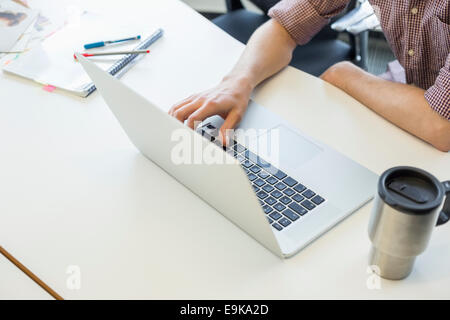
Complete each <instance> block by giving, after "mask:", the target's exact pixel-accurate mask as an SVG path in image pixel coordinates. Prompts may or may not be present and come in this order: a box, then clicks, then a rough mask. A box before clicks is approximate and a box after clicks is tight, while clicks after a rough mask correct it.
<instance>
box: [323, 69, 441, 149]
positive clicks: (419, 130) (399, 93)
mask: <svg viewBox="0 0 450 320" xmlns="http://www.w3.org/2000/svg"><path fill="white" fill-rule="evenodd" d="M342 66H343V67H342ZM337 69H338V70H334V71H332V73H334V75H332V76H327V75H326V74H325V75H324V76H323V77H322V78H325V80H327V77H328V78H332V80H331V81H329V82H331V83H332V84H334V85H335V86H337V87H338V88H340V89H342V90H343V91H345V92H346V93H348V94H349V95H351V96H352V97H354V98H355V99H356V100H358V101H359V102H361V103H362V104H364V105H365V106H367V107H368V108H370V109H372V110H373V111H375V112H376V113H378V114H379V115H381V116H382V117H383V118H385V119H387V120H389V121H390V122H392V123H394V124H395V125H397V126H398V127H400V128H402V129H404V130H406V131H408V132H410V133H412V134H413V135H415V136H417V137H419V138H421V139H423V140H425V141H427V142H429V143H430V144H432V145H433V146H435V147H436V148H437V149H439V150H441V151H448V150H449V148H450V121H448V120H447V119H445V118H443V117H441V116H440V115H439V114H437V113H436V112H434V111H433V110H432V109H431V108H430V106H429V104H428V102H427V101H426V99H425V97H424V93H425V91H424V90H423V89H420V88H417V87H414V86H411V85H406V84H401V83H394V82H390V81H386V80H383V79H381V78H379V77H376V76H373V75H371V74H369V73H367V72H365V71H363V70H361V69H359V68H357V67H356V66H352V65H350V64H342V65H341V67H337Z"/></svg>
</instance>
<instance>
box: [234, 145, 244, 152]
mask: <svg viewBox="0 0 450 320" xmlns="http://www.w3.org/2000/svg"><path fill="white" fill-rule="evenodd" d="M233 149H234V150H236V151H237V152H239V153H240V152H244V151H245V150H247V149H246V148H245V147H244V146H243V145H242V144H239V143H236V144H235V145H234V147H233Z"/></svg>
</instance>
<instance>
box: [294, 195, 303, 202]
mask: <svg viewBox="0 0 450 320" xmlns="http://www.w3.org/2000/svg"><path fill="white" fill-rule="evenodd" d="M292 199H294V200H295V201H297V202H301V201H303V200H304V199H305V197H304V196H302V195H300V194H298V193H296V194H295V196H293V197H292Z"/></svg>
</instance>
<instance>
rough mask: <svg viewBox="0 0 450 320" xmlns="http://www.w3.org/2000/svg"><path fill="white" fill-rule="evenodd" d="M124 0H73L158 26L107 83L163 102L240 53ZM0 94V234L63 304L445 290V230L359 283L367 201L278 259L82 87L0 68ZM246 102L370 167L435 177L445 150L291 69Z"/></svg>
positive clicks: (213, 78)
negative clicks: (151, 41)
mask: <svg viewBox="0 0 450 320" xmlns="http://www.w3.org/2000/svg"><path fill="white" fill-rule="evenodd" d="M130 1H131V0H130ZM130 1H128V3H130ZM131 2H132V3H133V4H130V5H127V6H120V7H119V6H111V2H110V1H106V0H105V1H89V2H86V3H85V5H86V6H88V7H87V8H86V9H88V10H92V11H96V12H101V13H102V14H103V15H110V16H114V15H115V16H118V17H119V16H120V17H121V19H130V20H131V19H132V20H133V21H141V22H142V23H143V25H145V27H148V28H149V29H152V28H154V27H159V26H160V27H163V28H164V29H165V31H166V33H165V35H164V37H163V39H161V40H160V41H158V42H157V43H156V44H155V45H154V46H153V47H152V54H150V55H149V56H147V57H145V59H143V60H142V61H141V62H139V64H137V65H136V66H135V67H134V68H133V69H132V70H131V71H129V72H128V73H127V74H126V75H125V76H124V77H123V78H122V81H124V82H125V83H126V84H127V85H129V86H131V87H133V88H134V89H135V90H136V91H138V92H139V93H141V94H142V95H144V96H146V97H147V98H149V99H151V100H153V101H154V102H156V103H157V104H158V105H161V106H162V108H164V109H166V110H167V109H168V108H169V107H170V105H171V104H172V103H174V102H176V101H178V100H179V99H181V98H184V97H185V96H187V95H188V94H191V93H192V92H197V91H199V90H203V89H206V88H208V87H210V86H212V85H214V84H216V83H217V82H218V81H219V80H220V79H221V78H222V77H223V76H224V75H225V74H226V72H227V71H228V70H229V69H230V68H231V67H232V66H233V64H234V63H235V61H236V60H237V59H238V57H239V55H240V54H241V52H242V50H243V45H242V44H240V43H239V42H237V41H235V40H233V39H232V38H231V37H229V36H228V35H226V34H225V33H224V32H222V31H221V30H219V29H218V28H217V27H215V26H214V25H212V24H211V23H209V22H208V21H207V20H206V19H204V18H203V17H201V16H200V15H198V14H197V13H196V12H194V11H193V10H191V9H190V8H188V7H187V6H186V5H185V4H183V3H181V2H179V1H176V0H164V1H162V0H160V1H156V0H154V1H144V0H142V1H137V0H136V1H131ZM61 3H62V1H61ZM136 8H139V10H136ZM119 12H120V13H121V14H119ZM133 23H135V22H133ZM0 93H1V97H2V99H3V102H2V103H1V104H0V145H1V148H2V156H1V157H0V181H1V183H0V194H1V195H2V201H0V215H1V218H2V220H1V223H0V235H1V238H0V241H1V243H2V245H3V246H5V247H7V248H9V249H10V250H11V251H14V253H15V256H16V258H18V259H20V260H21V261H22V263H24V264H25V265H27V266H28V267H29V268H30V269H31V270H32V271H33V272H35V273H37V274H39V275H40V276H41V278H42V279H43V280H44V281H45V282H46V283H48V284H49V285H50V286H51V287H52V288H53V289H55V290H56V291H57V292H58V293H59V294H61V295H62V296H63V297H64V298H66V299H79V298H212V299H214V298H223V299H227V298H274V299H291V298H292V299H302V298H374V299H382V298H383V299H391V298H450V290H449V289H448V288H450V255H448V252H450V224H448V225H445V226H442V227H440V228H438V229H436V231H435V233H434V234H433V238H432V240H431V243H430V245H429V248H428V250H427V251H426V252H425V253H424V254H423V255H422V256H420V257H419V258H418V260H417V263H416V265H415V270H414V272H413V273H412V275H411V276H410V277H409V278H408V279H406V280H404V281H399V282H395V281H384V280H383V281H381V288H379V289H373V287H372V286H368V285H367V282H368V281H369V282H370V279H371V278H370V274H368V273H367V255H368V252H369V247H370V243H369V240H368V236H367V224H368V219H369V213H370V209H371V203H370V204H368V205H366V206H365V207H363V208H362V209H360V210H359V211H358V212H356V213H354V214H353V215H352V216H350V217H349V218H348V219H346V220H345V221H344V222H342V223H341V224H339V225H338V226H337V227H335V228H333V229H332V230H331V231H330V232H328V233H327V234H325V235H324V236H322V237H320V238H319V239H318V240H317V241H315V242H314V243H313V244H311V245H310V246H308V247H307V248H305V249H304V250H303V251H301V252H300V253H299V254H298V255H296V256H295V257H293V258H291V259H288V260H285V261H282V260H280V259H278V258H277V257H275V256H274V255H273V254H271V253H270V252H269V251H267V250H266V249H265V248H263V247H262V246H260V245H259V244H258V243H256V242H255V241H254V240H253V239H251V238H250V237H249V236H247V235H246V234H245V233H243V232H242V231H241V230H239V229H238V228H236V227H235V226H234V225H233V224H232V223H230V222H229V221H228V220H226V219H225V218H224V217H223V216H222V215H220V214H219V213H217V212H216V211H215V210H214V209H212V208H211V207H209V206H208V205H207V204H206V203H204V202H202V201H201V200H200V199H199V198H197V197H196V196H195V195H194V194H192V193H191V192H190V191H189V190H187V189H186V188H185V187H183V186H182V185H180V184H178V183H177V182H176V181H175V180H174V179H173V178H171V177H170V176H169V175H167V174H166V173H164V172H163V171H161V170H160V169H159V168H158V167H157V166H156V165H155V164H153V163H152V162H150V161H147V160H146V159H144V157H143V156H141V155H140V154H139V153H138V151H137V150H136V149H135V148H134V147H133V146H132V145H131V143H130V142H129V141H128V139H127V137H126V136H125V134H124V132H123V131H122V129H121V128H120V126H119V124H118V123H117V121H116V120H115V119H114V117H113V115H112V114H111V113H110V111H109V109H108V108H107V106H106V104H105V103H104V101H103V99H102V98H101V96H100V95H99V94H98V93H97V92H96V93H94V94H93V95H91V96H90V97H89V98H87V99H83V98H78V97H74V96H71V95H70V94H65V93H63V92H58V91H55V92H53V93H48V92H46V91H44V90H42V88H41V87H40V86H38V85H35V84H33V83H30V82H29V81H26V80H22V79H19V78H17V77H14V76H10V75H6V74H1V75H0ZM254 98H255V100H256V101H257V102H258V103H260V104H262V105H264V106H265V107H267V108H269V109H271V110H273V111H274V112H276V113H278V114H280V115H281V116H283V117H285V118H288V119H290V121H291V122H292V124H293V125H295V126H297V127H298V128H300V129H301V130H302V131H303V132H305V133H307V134H309V135H311V136H314V137H315V138H317V139H319V140H321V141H323V142H324V143H327V144H329V145H331V146H333V147H334V148H336V149H337V150H339V151H341V152H343V153H344V154H347V155H348V156H349V157H350V158H353V159H354V160H356V161H358V162H360V163H361V164H363V165H365V166H366V167H368V168H369V169H371V170H373V171H374V172H376V173H378V174H380V173H381V172H383V171H384V170H385V169H387V168H389V167H392V166H395V165H412V166H418V167H421V168H424V169H425V170H428V171H430V172H432V173H433V174H435V175H436V176H437V177H438V178H440V179H442V180H443V179H448V178H449V177H450V165H449V164H450V156H449V154H444V153H441V152H439V151H436V150H434V149H433V148H432V147H430V146H429V145H427V144H426V143H424V142H422V141H419V140H418V139H416V138H414V137H412V136H411V135H409V134H407V133H405V132H403V131H402V130H400V129H398V128H396V127H395V126H393V125H391V124H390V123H388V122H386V121H384V120H383V119H381V118H380V117H378V116H377V115H375V114H374V113H372V112H371V111H369V110H368V109H367V108H365V107H363V106H361V105H360V104H359V103H358V102H357V101H355V100H353V99H352V98H350V97H349V96H347V95H346V94H344V93H343V92H341V91H339V90H337V89H336V88H334V87H332V86H330V85H328V84H326V83H324V82H322V81H321V80H319V79H316V78H314V77H311V76H309V75H307V74H305V73H303V72H301V71H298V70H295V69H293V68H286V69H285V70H284V71H282V72H281V73H279V74H278V75H276V76H275V77H273V78H271V79H270V80H269V81H266V82H265V83H263V84H262V85H261V86H260V87H259V88H258V89H257V90H256V92H255V95H254ZM5 102H6V103H5ZM69 266H78V267H79V268H80V271H81V274H80V275H81V287H80V289H78V290H73V289H70V288H67V286H66V282H67V277H68V274H67V273H66V271H67V268H68V267H69ZM2 290H5V289H3V288H2ZM2 294H3V295H7V294H5V293H2ZM11 295H12V296H14V290H13V289H11ZM29 297H30V298H32V297H34V296H33V293H32V292H31V291H30V294H29Z"/></svg>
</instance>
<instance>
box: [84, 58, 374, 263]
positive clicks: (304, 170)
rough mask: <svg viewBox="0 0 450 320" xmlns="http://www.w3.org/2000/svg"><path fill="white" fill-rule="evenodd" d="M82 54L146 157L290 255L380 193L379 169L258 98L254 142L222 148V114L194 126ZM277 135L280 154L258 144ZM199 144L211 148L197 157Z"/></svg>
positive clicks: (250, 116) (244, 125)
mask: <svg viewBox="0 0 450 320" xmlns="http://www.w3.org/2000/svg"><path fill="white" fill-rule="evenodd" d="M78 60H79V61H80V63H81V64H82V65H83V67H84V69H85V70H86V72H87V73H88V74H89V76H90V77H91V79H92V80H93V82H94V83H95V85H96V87H97V89H98V90H99V91H100V93H101V94H102V96H103V98H104V100H105V101H106V103H107V104H108V106H109V107H110V109H111V111H112V112H113V113H114V115H115V116H116V118H117V120H118V121H119V122H120V124H121V126H122V128H123V129H124V131H125V132H126V133H127V135H128V137H129V138H130V140H131V141H132V142H133V143H134V145H135V146H136V147H137V148H138V149H139V150H140V152H141V153H142V154H143V155H144V156H145V157H147V158H148V159H149V160H151V161H153V162H154V163H156V164H157V165H158V166H159V167H161V168H162V169H163V170H165V171H166V172H167V173H169V174H170V175H172V176H173V177H174V178H175V179H176V180H178V181H179V182H180V183H182V184H183V185H185V186H186V187H187V188H189V189H190V190H191V191H192V192H194V193H195V194H197V195H198V196H199V197H200V198H201V199H203V200H204V201H206V202H207V203H208V204H210V205H211V206H212V207H214V208H215V209H216V210H217V211H218V212H220V213H221V214H222V215H224V216H225V217H227V218H228V219H229V220H230V221H231V222H233V223H234V224H235V225H236V226H238V227H240V228H241V229H242V230H244V231H245V232H246V233H247V234H249V235H250V236H251V237H252V238H254V239H255V240H257V241H258V242H259V243H261V244H262V245H263V246H265V247H266V248H267V249H269V250H270V251H271V252H273V253H274V254H276V255H277V256H279V257H282V258H287V257H291V256H292V255H294V254H295V253H297V252H298V251H299V250H301V249H302V248H303V247H305V246H306V245H307V244H309V243H310V242H312V241H313V240H314V239H316V238H317V237H319V236H320V235H321V234H323V233H324V232H326V231H327V230H329V229H330V228H332V227H333V226H334V225H336V224H337V223H338V222H339V221H341V220H342V219H344V218H345V217H346V216H348V215H349V214H350V213H352V212H354V211H355V210H357V209H358V208H360V207H361V206H363V205H364V204H365V203H366V202H368V201H369V200H370V199H371V198H372V197H373V195H374V193H375V189H376V183H377V175H376V174H374V173H373V172H371V171H369V170H368V169H366V168H364V167H362V166H361V165H359V164H357V163H356V162H354V161H352V160H350V159H348V158H347V157H345V156H344V155H342V154H340V153H338V152H336V151H335V150H333V149H332V148H330V147H329V146H326V145H324V144H322V143H320V142H319V141H316V140H314V139H312V138H311V137H308V136H306V135H304V134H302V133H300V132H299V131H298V130H297V129H296V128H294V127H293V126H292V125H290V124H289V123H287V122H286V121H285V120H283V119H282V118H280V117H278V116H277V115H275V114H274V113H272V112H270V111H269V110H267V109H265V108H264V107H262V106H259V105H258V104H256V103H254V102H250V105H249V108H248V111H247V113H246V115H245V117H244V119H243V120H242V121H241V123H240V125H239V127H238V128H239V129H242V130H239V131H241V132H244V133H245V132H246V131H252V132H256V135H255V137H254V142H252V141H251V140H249V139H247V138H248V137H247V136H245V134H242V135H239V134H237V135H236V136H235V137H234V138H233V139H232V141H230V143H229V144H228V146H227V147H222V146H219V144H217V140H218V139H216V132H217V128H219V127H220V125H221V122H222V121H223V120H222V119H221V118H220V117H218V116H215V117H212V118H210V119H207V120H206V121H204V122H203V123H202V124H201V125H200V126H199V127H198V130H197V132H195V131H193V130H190V129H189V128H187V127H186V126H184V125H183V124H182V123H180V122H179V121H178V120H176V119H175V118H172V117H171V116H169V115H168V114H167V113H166V112H164V111H163V110H162V109H161V108H159V107H158V106H157V105H155V104H153V103H152V102H150V101H149V100H147V99H146V98H144V97H142V96H141V95H139V94H138V93H136V92H134V91H133V90H131V89H130V88H128V87H127V86H125V85H124V84H122V83H121V82H120V81H119V80H117V79H116V78H114V77H112V76H111V75H109V74H108V73H107V72H105V71H103V70H101V69H100V68H98V67H97V66H96V65H94V64H93V63H92V62H90V61H88V60H87V59H85V58H84V57H82V56H78ZM246 129H250V130H246ZM272 132H276V135H271V133H272ZM271 136H276V137H277V147H278V153H277V158H276V159H275V157H273V156H271V155H270V154H269V152H265V153H264V156H262V155H261V154H260V153H258V151H257V150H256V149H257V147H258V145H259V144H258V142H259V141H266V142H267V141H268V140H270V137H271ZM199 146H200V148H199ZM255 148H256V149H255ZM195 150H207V151H208V152H209V155H208V157H206V155H207V154H206V153H205V159H202V161H195V159H193V160H192V158H195ZM202 152H203V151H202ZM193 154H194V155H193ZM211 154H214V155H213V156H211ZM192 155H193V156H192ZM180 159H181V160H180ZM183 159H184V161H183ZM186 159H191V160H192V161H185V160H186ZM217 159H219V160H220V159H222V161H215V160H217ZM197 160H198V159H197ZM272 160H273V161H272ZM180 214H189V212H183V213H180Z"/></svg>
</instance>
